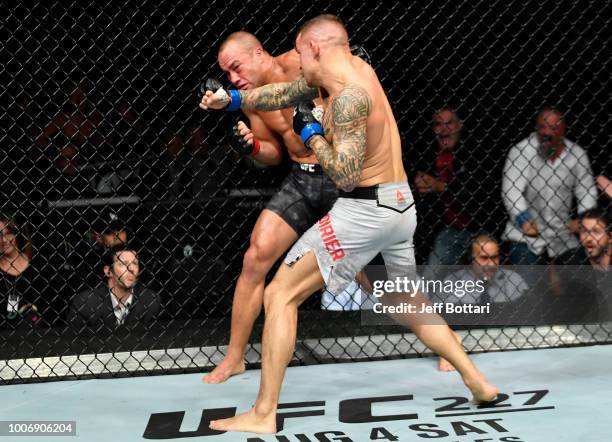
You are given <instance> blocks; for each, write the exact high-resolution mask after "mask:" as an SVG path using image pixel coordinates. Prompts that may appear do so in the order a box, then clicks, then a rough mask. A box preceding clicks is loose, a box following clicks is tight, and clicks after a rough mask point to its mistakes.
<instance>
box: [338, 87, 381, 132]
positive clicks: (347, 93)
mask: <svg viewBox="0 0 612 442" xmlns="http://www.w3.org/2000/svg"><path fill="white" fill-rule="evenodd" d="M371 110H372V99H371V98H370V95H369V94H368V92H367V91H366V90H365V89H364V88H363V87H361V86H358V85H348V86H346V87H345V88H344V89H342V91H341V92H340V94H338V96H336V97H335V98H334V99H333V101H332V113H333V119H334V129H335V128H336V127H338V126H339V125H340V126H343V125H347V124H348V125H350V126H353V127H357V126H360V125H363V124H364V119H367V117H368V115H370V112H371Z"/></svg>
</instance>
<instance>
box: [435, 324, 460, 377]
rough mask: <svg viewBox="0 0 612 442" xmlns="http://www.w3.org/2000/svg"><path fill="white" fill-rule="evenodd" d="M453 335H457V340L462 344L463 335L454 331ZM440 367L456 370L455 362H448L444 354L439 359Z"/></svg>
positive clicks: (444, 369)
mask: <svg viewBox="0 0 612 442" xmlns="http://www.w3.org/2000/svg"><path fill="white" fill-rule="evenodd" d="M453 335H454V336H455V339H456V340H457V342H458V343H459V345H461V337H460V336H459V335H458V334H457V333H456V332H453ZM438 369H439V370H440V371H455V367H453V364H451V363H450V362H448V361H447V360H446V359H444V358H443V357H442V356H440V359H439V360H438Z"/></svg>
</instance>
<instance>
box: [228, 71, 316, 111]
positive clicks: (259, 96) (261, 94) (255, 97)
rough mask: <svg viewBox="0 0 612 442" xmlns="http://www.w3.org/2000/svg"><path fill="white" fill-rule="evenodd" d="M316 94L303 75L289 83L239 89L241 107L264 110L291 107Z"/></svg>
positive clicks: (314, 96)
mask: <svg viewBox="0 0 612 442" xmlns="http://www.w3.org/2000/svg"><path fill="white" fill-rule="evenodd" d="M318 96H319V90H318V89H316V88H311V87H309V86H308V85H307V84H306V80H304V78H303V77H300V78H298V79H297V80H295V81H293V82H291V83H272V84H267V85H265V86H262V87H258V88H256V89H251V90H247V91H240V97H241V100H242V108H243V109H247V110H256V111H264V112H265V111H273V110H278V109H284V108H286V107H293V106H296V105H297V104H298V103H299V102H301V101H308V100H313V99H314V98H316V97H318Z"/></svg>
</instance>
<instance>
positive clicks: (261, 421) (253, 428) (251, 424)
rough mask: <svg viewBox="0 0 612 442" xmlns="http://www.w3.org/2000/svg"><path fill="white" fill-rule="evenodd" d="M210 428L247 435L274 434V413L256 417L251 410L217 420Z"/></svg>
mask: <svg viewBox="0 0 612 442" xmlns="http://www.w3.org/2000/svg"><path fill="white" fill-rule="evenodd" d="M209 426H210V428H212V429H213V430H217V431H245V432H248V433H259V434H274V433H276V413H275V412H274V413H269V414H267V415H258V414H256V413H255V409H254V408H252V409H251V410H250V411H247V412H246V413H243V414H239V415H238V416H235V417H230V418H229V419H219V420H216V421H211V422H210V425H209Z"/></svg>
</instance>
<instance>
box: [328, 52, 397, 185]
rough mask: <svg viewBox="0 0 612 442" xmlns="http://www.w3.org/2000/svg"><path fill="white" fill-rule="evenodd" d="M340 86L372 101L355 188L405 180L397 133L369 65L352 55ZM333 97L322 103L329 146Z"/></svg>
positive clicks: (331, 133)
mask: <svg viewBox="0 0 612 442" xmlns="http://www.w3.org/2000/svg"><path fill="white" fill-rule="evenodd" d="M344 83H345V84H344V87H345V88H346V87H347V86H349V87H350V86H357V87H361V88H363V89H365V91H366V92H367V94H368V95H369V97H370V99H371V101H372V108H371V111H370V114H369V116H368V119H367V147H366V153H365V160H364V164H363V170H362V172H361V179H360V181H359V184H358V186H360V187H364V186H372V185H375V184H380V183H385V182H397V181H405V180H406V179H407V177H406V172H405V171H404V166H403V164H402V148H401V141H400V136H399V130H398V128H397V123H396V121H395V117H394V116H393V113H392V110H391V106H390V105H389V102H388V100H387V97H386V95H385V93H384V91H383V89H382V86H381V84H380V82H379V80H378V77H377V76H376V73H375V72H374V70H373V69H372V68H371V67H370V65H368V64H367V63H365V62H364V61H363V60H361V59H360V58H359V57H355V56H353V57H352V59H351V64H350V66H347V69H346V75H345V77H344ZM340 93H342V91H340ZM337 96H338V94H333V95H332V96H330V97H329V98H328V99H326V100H325V102H324V103H323V106H324V109H325V113H324V115H323V128H324V130H325V138H326V139H327V141H328V142H329V143H330V144H332V145H333V133H334V116H333V112H332V103H333V101H334V99H335V98H336V97H337Z"/></svg>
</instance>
